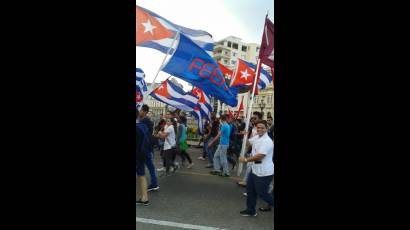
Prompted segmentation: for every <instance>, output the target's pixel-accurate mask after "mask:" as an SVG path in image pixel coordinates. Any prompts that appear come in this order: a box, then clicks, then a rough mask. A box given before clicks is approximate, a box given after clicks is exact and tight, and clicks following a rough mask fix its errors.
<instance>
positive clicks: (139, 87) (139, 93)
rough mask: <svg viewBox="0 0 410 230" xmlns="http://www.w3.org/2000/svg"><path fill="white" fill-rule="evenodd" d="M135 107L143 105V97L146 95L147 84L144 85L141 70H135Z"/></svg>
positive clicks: (143, 75)
mask: <svg viewBox="0 0 410 230" xmlns="http://www.w3.org/2000/svg"><path fill="white" fill-rule="evenodd" d="M135 75H136V78H135V80H136V84H135V85H136V97H135V99H136V106H137V108H139V107H141V106H142V105H143V103H144V95H145V94H146V93H147V91H148V89H147V84H145V81H144V78H145V74H144V71H142V69H140V68H137V69H136V74H135Z"/></svg>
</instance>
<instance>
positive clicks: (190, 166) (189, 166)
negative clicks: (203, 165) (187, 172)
mask: <svg viewBox="0 0 410 230" xmlns="http://www.w3.org/2000/svg"><path fill="white" fill-rule="evenodd" d="M192 166H194V163H191V164H189V165H188V166H187V167H186V168H187V169H190V168H192Z"/></svg>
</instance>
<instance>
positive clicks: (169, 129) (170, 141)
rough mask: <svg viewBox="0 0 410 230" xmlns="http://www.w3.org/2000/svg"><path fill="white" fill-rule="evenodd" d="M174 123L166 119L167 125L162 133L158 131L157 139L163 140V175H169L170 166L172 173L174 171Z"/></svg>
mask: <svg viewBox="0 0 410 230" xmlns="http://www.w3.org/2000/svg"><path fill="white" fill-rule="evenodd" d="M174 125H175V122H173V121H172V118H168V119H167V124H166V126H165V127H164V131H163V132H162V131H159V132H158V134H157V137H159V138H162V139H165V140H164V158H165V168H166V171H165V174H166V175H169V169H170V167H171V166H172V167H173V171H175V168H176V167H175V165H174V161H173V160H172V158H173V153H174V151H176V150H175V147H176V139H175V127H174Z"/></svg>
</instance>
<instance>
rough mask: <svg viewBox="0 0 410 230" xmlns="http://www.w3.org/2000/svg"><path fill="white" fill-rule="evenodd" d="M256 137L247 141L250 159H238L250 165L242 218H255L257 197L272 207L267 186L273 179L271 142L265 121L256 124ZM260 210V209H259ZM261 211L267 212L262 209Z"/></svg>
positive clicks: (271, 198)
mask: <svg viewBox="0 0 410 230" xmlns="http://www.w3.org/2000/svg"><path fill="white" fill-rule="evenodd" d="M256 127H257V133H258V134H257V135H256V136H254V137H252V138H251V139H249V141H248V143H247V144H251V145H252V153H251V157H249V158H245V157H240V158H239V161H240V162H242V163H249V164H251V172H250V174H249V176H248V180H247V183H246V192H247V197H246V207H247V208H246V210H244V211H241V212H240V213H241V215H242V216H256V215H257V213H256V208H255V207H256V199H257V196H259V197H260V198H261V199H262V200H264V201H265V202H266V203H268V205H269V207H270V208H271V207H272V206H273V197H272V196H271V195H269V193H268V190H269V184H270V183H271V181H272V179H273V173H274V165H273V161H272V158H273V141H272V139H270V137H269V136H268V134H267V128H268V125H267V123H266V121H258V122H256ZM259 210H261V209H259ZM261 211H269V210H266V208H265V209H262V210H261Z"/></svg>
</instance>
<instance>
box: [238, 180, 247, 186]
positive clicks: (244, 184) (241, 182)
mask: <svg viewBox="0 0 410 230" xmlns="http://www.w3.org/2000/svg"><path fill="white" fill-rule="evenodd" d="M236 184H237V185H239V186H241V187H246V182H243V181H238V182H236Z"/></svg>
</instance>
